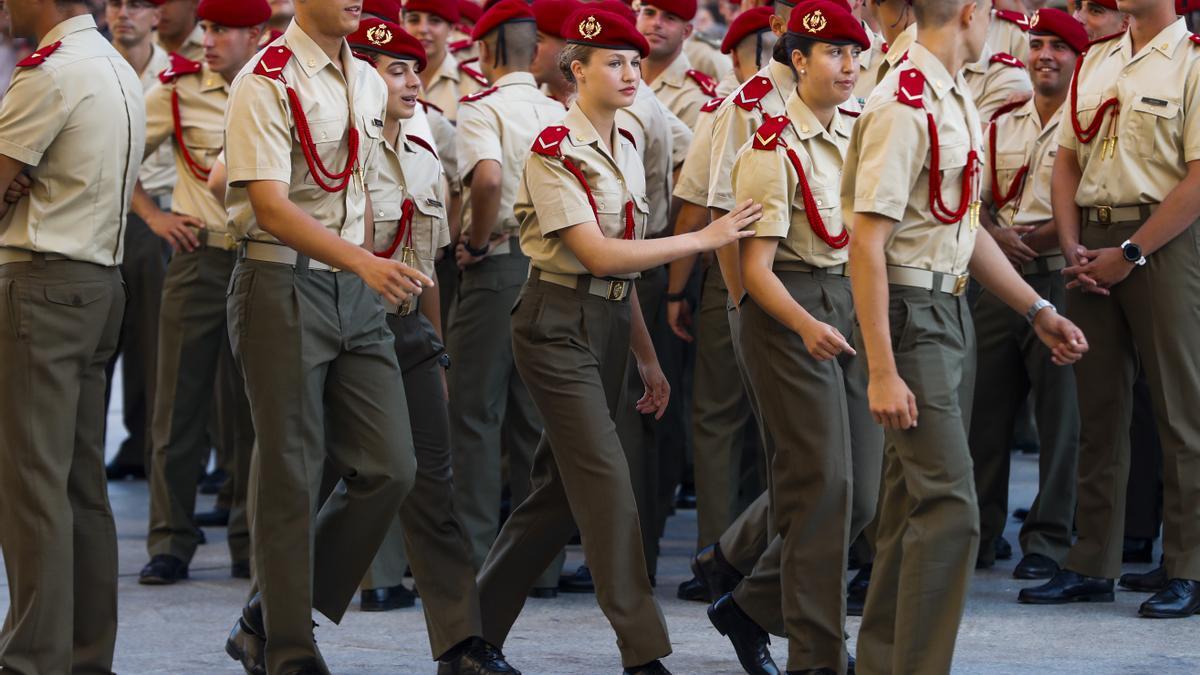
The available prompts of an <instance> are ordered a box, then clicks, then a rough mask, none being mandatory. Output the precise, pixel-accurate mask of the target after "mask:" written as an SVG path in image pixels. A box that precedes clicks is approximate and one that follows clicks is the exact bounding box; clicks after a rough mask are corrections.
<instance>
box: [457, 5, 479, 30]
mask: <svg viewBox="0 0 1200 675" xmlns="http://www.w3.org/2000/svg"><path fill="white" fill-rule="evenodd" d="M458 15H459V16H460V17H462V20H463V21H465V22H467V23H469V24H472V25H474V24H476V23H479V17H480V16H482V15H483V8H482V7H480V6H479V5H478V4H477V3H475V2H472V0H458Z"/></svg>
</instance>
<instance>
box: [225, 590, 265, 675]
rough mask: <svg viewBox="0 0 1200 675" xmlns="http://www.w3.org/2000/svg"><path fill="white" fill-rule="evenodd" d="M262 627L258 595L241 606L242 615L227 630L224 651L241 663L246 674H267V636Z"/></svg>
mask: <svg viewBox="0 0 1200 675" xmlns="http://www.w3.org/2000/svg"><path fill="white" fill-rule="evenodd" d="M266 634H267V633H266V630H265V629H264V628H263V618H262V605H260V604H259V596H257V595H255V596H254V597H253V598H251V599H250V602H249V604H247V605H246V606H245V607H244V608H242V616H241V618H239V619H238V620H237V623H235V624H234V625H233V630H231V631H229V639H228V640H226V641H225V653H226V654H228V655H229V656H230V658H232V659H233V660H234V661H237V662H238V663H241V664H242V669H243V670H245V671H246V673H247V675H267V665H266V664H267V661H266V654H267V649H266V647H267V638H266Z"/></svg>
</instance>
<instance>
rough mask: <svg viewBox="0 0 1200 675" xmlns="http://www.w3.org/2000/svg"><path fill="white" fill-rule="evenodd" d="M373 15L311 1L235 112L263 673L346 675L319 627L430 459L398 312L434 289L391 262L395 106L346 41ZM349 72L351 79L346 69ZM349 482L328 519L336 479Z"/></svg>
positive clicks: (243, 653)
mask: <svg viewBox="0 0 1200 675" xmlns="http://www.w3.org/2000/svg"><path fill="white" fill-rule="evenodd" d="M358 24H359V11H357V6H349V7H347V5H346V3H345V2H342V1H339V0H308V2H304V3H300V4H298V5H297V6H296V18H295V20H294V21H293V22H292V23H291V25H290V26H288V29H287V31H286V32H285V33H284V35H283V37H281V38H279V39H277V40H275V41H274V42H272V43H271V44H270V45H268V46H267V47H266V48H265V49H263V50H262V51H260V52H259V53H258V54H257V55H256V56H255V57H254V58H253V59H251V61H250V62H249V63H248V64H246V67H245V68H243V69H242V72H241V73H240V74H239V75H238V77H237V79H236V80H235V81H234V83H233V87H232V90H231V92H230V98H229V105H228V110H227V112H226V117H225V123H226V132H225V137H226V143H225V151H226V159H227V165H228V174H229V177H228V180H229V190H228V196H227V203H228V205H229V219H230V227H231V229H232V230H233V231H234V232H235V236H239V237H241V238H242V239H243V240H244V241H243V243H242V246H241V259H240V260H239V261H238V263H237V266H236V267H235V268H234V273H233V279H232V281H231V282H230V288H229V299H228V314H229V335H230V340H231V342H232V343H233V345H232V346H233V352H234V356H235V357H236V358H237V361H238V365H239V366H240V367H241V369H242V373H243V376H244V377H245V381H246V393H247V395H248V396H249V399H250V408H251V411H252V412H253V417H254V426H255V435H256V443H257V444H256V446H255V451H254V458H253V465H252V476H253V480H252V481H251V484H250V499H251V500H252V503H253V504H254V505H255V506H254V508H253V509H252V510H251V521H250V522H251V535H252V536H251V550H252V552H253V556H252V560H253V565H254V578H255V580H256V589H257V590H259V591H261V594H259V593H254V592H253V591H252V595H251V598H250V600H249V602H248V603H247V606H246V607H245V608H244V609H243V611H242V618H241V619H239V621H238V622H237V624H236V625H235V626H234V628H233V630H232V631H231V633H230V637H229V640H228V642H227V644H226V651H227V652H228V653H229V654H230V656H232V657H233V658H235V659H236V660H239V661H241V662H242V664H243V666H244V667H245V668H246V669H247V672H252V671H253V670H254V669H256V668H261V667H264V663H263V662H264V661H265V667H266V669H267V671H268V672H271V673H276V672H279V673H290V672H297V671H298V672H315V673H328V672H329V669H328V667H327V666H326V665H325V663H324V660H323V659H322V657H321V655H320V653H319V652H318V650H317V646H316V643H315V641H314V639H313V633H312V610H313V609H314V608H315V609H317V610H319V611H320V612H321V613H322V614H324V615H325V616H327V617H329V618H330V619H332V620H333V621H334V622H335V623H336V622H338V621H340V620H341V617H342V615H343V613H344V612H345V610H346V607H347V605H348V604H349V602H350V600H351V598H352V597H353V596H354V593H355V591H356V590H357V588H358V585H359V583H360V582H361V581H362V579H363V576H364V574H365V573H366V571H367V568H368V567H369V565H370V563H371V561H372V559H373V558H374V556H375V552H376V551H377V550H378V548H379V544H380V542H381V541H382V540H383V538H384V535H385V534H386V532H387V530H388V527H389V525H390V523H391V522H392V520H393V519H394V518H395V514H396V513H397V512H398V510H399V508H400V504H401V502H402V501H403V499H404V496H405V495H406V494H407V493H408V491H409V489H410V488H411V486H412V482H413V474H414V470H415V467H414V464H415V462H414V458H413V445H412V437H411V433H410V427H409V422H408V417H407V416H406V415H397V414H396V411H397V410H406V409H407V406H406V403H405V395H404V389H403V380H402V374H401V370H400V367H399V365H398V363H397V360H396V351H395V347H394V338H393V336H392V334H391V332H390V331H388V329H387V325H386V322H385V317H386V314H385V312H384V309H383V307H382V306H381V302H380V296H382V299H383V300H386V301H387V302H391V303H393V304H400V303H402V302H404V301H405V300H408V299H409V298H410V297H411V296H413V295H417V294H419V292H420V290H421V288H422V287H423V286H427V285H432V281H431V280H430V279H429V278H428V277H426V276H425V275H424V274H422V273H421V272H419V271H418V270H416V269H415V268H413V267H410V266H408V265H405V264H404V263H401V262H399V261H395V260H391V259H388V258H380V257H377V256H375V255H374V254H373V253H372V252H371V251H369V250H367V249H366V248H363V246H364V244H365V245H368V246H369V245H370V244H369V242H372V241H373V236H372V225H371V223H372V221H371V219H370V217H369V215H368V214H369V212H370V198H369V196H368V193H367V190H366V186H365V183H369V182H371V180H372V178H373V177H374V174H375V172H376V166H377V163H378V162H379V161H380V156H379V153H380V148H379V146H380V144H381V140H382V132H383V119H384V117H385V109H386V104H387V89H386V85H385V84H384V82H383V80H382V79H381V78H380V77H379V75H378V74H376V73H375V70H374V69H373V68H371V67H370V66H368V64H366V63H364V62H363V61H360V60H358V59H356V58H355V57H354V56H353V55H352V54H351V52H350V47H349V45H348V44H347V43H346V40H345V36H346V35H350V34H351V33H353V32H354V31H355V30H356V29H357V28H358ZM335 61H336V63H335ZM327 461H328V462H330V463H331V465H332V467H333V468H334V469H335V470H336V471H337V472H338V473H339V474H340V475H341V482H340V483H339V484H338V486H337V489H336V490H334V491H333V493H332V495H331V496H330V497H329V499H328V500H327V501H326V502H325V503H324V504H318V502H317V498H318V491H319V487H320V483H321V478H322V473H323V465H324V464H325V463H326V462H327Z"/></svg>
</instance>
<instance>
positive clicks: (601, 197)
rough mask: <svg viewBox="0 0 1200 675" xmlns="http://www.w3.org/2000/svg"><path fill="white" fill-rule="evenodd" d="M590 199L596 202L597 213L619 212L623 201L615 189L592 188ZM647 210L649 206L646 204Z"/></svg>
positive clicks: (623, 204)
mask: <svg viewBox="0 0 1200 675" xmlns="http://www.w3.org/2000/svg"><path fill="white" fill-rule="evenodd" d="M592 200H594V201H595V202H596V212H597V213H606V214H613V213H620V212H621V209H622V208H624V206H625V202H624V201H623V200H622V199H621V193H620V192H617V191H616V190H596V189H594V188H593V189H592ZM646 210H647V211H649V210H650V207H649V206H647V207H646Z"/></svg>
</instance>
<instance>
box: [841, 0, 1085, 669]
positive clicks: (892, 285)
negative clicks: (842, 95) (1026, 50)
mask: <svg viewBox="0 0 1200 675" xmlns="http://www.w3.org/2000/svg"><path fill="white" fill-rule="evenodd" d="M990 5H991V3H990V2H987V1H986V0H985V1H984V2H975V1H974V0H916V1H915V2H914V5H913V7H914V11H915V12H916V18H917V26H918V34H917V42H916V43H915V44H913V45H912V47H910V48H909V50H908V59H907V60H906V61H905V62H904V63H902V64H900V65H898V66H897V67H896V68H895V69H893V70H891V71H890V72H889V73H888V75H887V77H885V78H884V80H883V82H881V83H880V84H879V87H880V88H879V89H877V90H876V92H875V93H874V94H873V95H872V96H871V98H869V99H868V100H867V105H866V108H865V109H864V110H863V113H862V116H861V117H859V119H858V122H857V123H856V124H855V125H854V130H853V132H852V133H851V137H850V149H849V151H848V153H847V157H846V167H845V172H844V173H843V177H842V191H841V192H842V195H841V199H842V207H843V210H844V211H845V212H846V222H847V223H853V224H854V226H853V227H854V229H853V231H852V233H851V236H850V246H851V251H850V277H851V283H852V286H853V290H854V301H855V306H856V310H857V313H858V320H859V322H860V330H861V336H860V339H859V340H858V341H857V342H858V347H857V349H858V351H859V352H860V353H862V352H863V350H864V349H865V350H866V356H867V361H868V366H869V378H870V381H869V384H868V392H867V393H868V398H869V401H870V407H871V413H872V415H873V416H874V417H875V419H876V421H877V422H879V423H880V424H882V425H883V426H884V435H885V439H886V443H885V450H884V467H883V470H884V477H883V482H884V486H883V494H882V497H881V503H880V508H879V516H878V518H879V522H878V534H877V539H876V544H877V545H876V555H875V567H874V576H873V578H872V583H871V587H870V591H868V594H867V604H866V610H865V611H864V613H863V620H862V627H861V628H860V630H859V637H858V670H859V672H864V673H890V672H895V673H948V672H950V668H951V664H952V660H953V656H954V642H955V639H956V637H957V634H958V625H959V622H960V621H961V619H962V612H963V606H964V604H965V602H966V592H967V584H968V582H969V580H970V575H971V573H972V570H973V568H974V564H975V556H976V553H977V549H978V547H979V511H978V506H977V504H976V498H975V487H974V482H973V480H972V476H971V457H970V450H969V448H968V445H967V427H968V424H969V421H968V419H967V418H968V416H969V413H970V409H971V393H972V391H973V388H974V380H973V370H974V368H973V365H974V359H973V355H974V352H975V345H974V342H975V340H974V330H973V328H972V326H971V317H970V312H969V309H968V307H967V302H966V296H965V295H964V291H965V290H966V287H967V283H968V280H969V276H968V273H967V270H968V266H969V269H970V272H971V273H972V274H974V275H975V276H976V277H977V278H978V279H979V281H980V282H981V283H982V284H983V286H984V287H985V288H987V289H988V290H990V291H992V292H993V293H995V294H996V296H997V297H999V298H1000V299H1001V300H1003V301H1004V302H1005V304H1007V305H1008V306H1009V307H1012V308H1013V309H1014V310H1016V311H1018V312H1020V313H1021V314H1022V315H1024V316H1025V317H1026V318H1027V319H1028V321H1029V322H1030V323H1033V325H1034V329H1035V330H1036V331H1037V335H1038V337H1039V338H1040V339H1041V340H1042V341H1043V342H1046V343H1047V344H1048V345H1050V346H1051V347H1052V353H1053V355H1054V359H1055V362H1056V363H1060V364H1062V363H1070V362H1072V361H1074V360H1076V359H1078V358H1079V357H1080V356H1081V355H1082V353H1083V352H1084V351H1085V350H1086V349H1087V344H1086V342H1085V341H1084V338H1083V334H1082V333H1081V332H1080V331H1079V329H1078V328H1076V327H1075V326H1074V325H1073V324H1072V323H1071V322H1070V321H1067V320H1066V319H1065V318H1063V317H1062V316H1060V315H1059V314H1058V313H1057V312H1056V311H1055V310H1054V308H1053V306H1052V305H1050V303H1048V302H1047V301H1045V300H1044V299H1042V298H1040V297H1039V296H1038V294H1037V292H1036V291H1034V290H1033V289H1032V288H1030V287H1029V286H1028V285H1027V284H1026V283H1025V282H1024V281H1022V280H1021V277H1020V275H1019V274H1018V273H1017V272H1016V271H1015V270H1014V269H1013V267H1012V265H1010V264H1009V263H1008V261H1007V259H1006V258H1005V257H1004V254H1003V253H1002V252H1001V251H1000V249H999V248H998V247H997V246H996V244H995V242H994V241H993V240H992V238H991V237H990V236H988V234H987V231H986V230H984V231H980V230H979V229H978V227H977V221H976V215H975V214H976V213H977V209H978V208H979V205H978V203H977V200H978V198H979V194H978V190H979V187H978V183H979V181H978V172H979V171H980V166H979V164H980V160H979V158H980V157H982V154H983V152H984V148H983V139H982V130H981V126H980V122H979V115H978V112H977V111H976V110H975V104H974V103H973V102H972V100H971V93H970V90H969V89H968V88H967V84H966V82H965V81H964V80H963V78H962V77H961V76H955V75H952V73H958V72H959V71H960V70H961V69H962V67H963V65H965V64H966V63H969V62H972V61H975V60H977V59H978V58H979V55H980V54H981V53H982V52H983V49H984V43H985V40H986V37H987V27H988V23H989V14H988V13H989V11H990V9H991V7H990ZM889 92H894V93H892V94H890V95H889ZM898 139H904V140H898ZM939 148H940V150H939ZM918 422H919V426H918Z"/></svg>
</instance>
